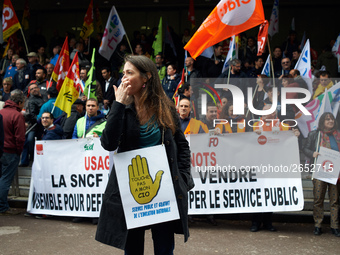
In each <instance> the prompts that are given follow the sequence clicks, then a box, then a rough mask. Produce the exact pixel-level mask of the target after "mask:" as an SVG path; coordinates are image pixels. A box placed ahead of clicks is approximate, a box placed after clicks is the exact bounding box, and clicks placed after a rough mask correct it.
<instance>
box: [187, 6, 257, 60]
mask: <svg viewBox="0 0 340 255" xmlns="http://www.w3.org/2000/svg"><path fill="white" fill-rule="evenodd" d="M263 22H264V12H263V6H262V1H261V0H241V1H233V0H221V1H220V2H219V3H218V4H217V6H216V7H215V9H214V10H213V11H212V12H211V13H210V14H209V16H208V17H207V18H206V19H205V21H204V22H203V23H202V25H201V26H200V27H199V29H198V30H197V32H196V33H195V34H194V35H193V37H192V38H191V40H190V41H189V42H188V43H187V45H185V47H184V49H185V50H187V51H189V52H190V55H191V56H192V57H193V58H194V59H196V57H197V56H199V55H200V54H201V53H202V52H203V51H204V50H205V49H206V48H208V47H210V46H212V45H214V44H216V43H219V42H221V41H223V40H224V39H226V38H229V37H231V36H233V35H235V34H239V33H241V32H243V31H245V30H248V29H250V28H252V27H255V26H257V25H259V24H261V23H263Z"/></svg>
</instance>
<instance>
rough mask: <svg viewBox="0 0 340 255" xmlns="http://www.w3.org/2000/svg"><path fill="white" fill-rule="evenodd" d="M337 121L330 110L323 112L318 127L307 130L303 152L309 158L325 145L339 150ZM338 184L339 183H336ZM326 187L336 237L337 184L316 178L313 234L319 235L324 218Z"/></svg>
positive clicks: (339, 232)
mask: <svg viewBox="0 0 340 255" xmlns="http://www.w3.org/2000/svg"><path fill="white" fill-rule="evenodd" d="M337 129H338V128H337V123H336V120H335V117H334V115H333V114H332V113H330V112H325V113H323V114H322V115H321V117H320V119H319V124H318V129H317V130H313V131H311V132H309V134H308V138H307V141H306V143H305V146H304V147H303V152H304V153H305V155H306V156H307V157H309V158H310V159H314V158H317V157H318V155H320V153H319V148H320V146H321V147H326V148H328V149H331V150H335V151H338V152H339V149H340V133H339V132H338V131H337ZM338 185H339V184H338ZM327 189H328V195H329V203H330V214H331V232H332V234H333V235H335V236H336V237H340V231H339V219H338V211H339V192H338V188H337V185H333V184H331V183H327V182H324V181H321V180H318V179H316V178H314V179H313V194H314V206H313V218H314V224H315V228H314V235H321V234H322V230H321V224H322V221H323V218H324V208H323V206H324V200H325V195H326V191H327Z"/></svg>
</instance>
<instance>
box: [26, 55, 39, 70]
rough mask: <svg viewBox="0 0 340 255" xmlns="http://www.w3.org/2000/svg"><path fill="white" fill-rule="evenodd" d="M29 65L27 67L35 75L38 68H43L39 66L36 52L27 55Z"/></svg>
mask: <svg viewBox="0 0 340 255" xmlns="http://www.w3.org/2000/svg"><path fill="white" fill-rule="evenodd" d="M27 59H28V64H27V67H28V68H29V69H30V70H31V71H32V72H33V73H34V74H35V72H36V71H37V69H38V68H42V66H41V65H40V64H39V62H38V61H39V58H38V54H37V53H35V52H30V53H28V54H27Z"/></svg>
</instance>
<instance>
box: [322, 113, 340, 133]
mask: <svg viewBox="0 0 340 255" xmlns="http://www.w3.org/2000/svg"><path fill="white" fill-rule="evenodd" d="M327 117H330V118H331V119H332V120H334V127H333V128H332V130H331V131H334V130H337V129H338V125H337V124H336V119H335V117H334V115H333V113H331V112H324V113H323V114H322V115H321V117H320V119H319V124H318V130H319V131H325V120H326V118H327Z"/></svg>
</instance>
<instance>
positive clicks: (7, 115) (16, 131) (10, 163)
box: [0, 90, 25, 213]
mask: <svg viewBox="0 0 340 255" xmlns="http://www.w3.org/2000/svg"><path fill="white" fill-rule="evenodd" d="M24 102H25V97H24V94H23V93H22V91H20V90H14V91H12V93H11V97H10V99H8V100H7V101H6V103H5V106H4V108H3V109H2V110H1V111H0V114H1V115H2V117H3V126H4V134H5V141H4V153H3V155H2V157H1V163H2V176H1V178H0V213H5V212H6V211H8V210H9V205H8V201H7V196H8V191H9V187H10V185H11V183H12V181H13V178H14V175H15V173H16V171H17V169H18V165H19V159H20V154H21V152H22V149H23V147H24V143H25V119H24V116H23V115H22V114H21V110H22V108H23V107H24Z"/></svg>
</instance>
